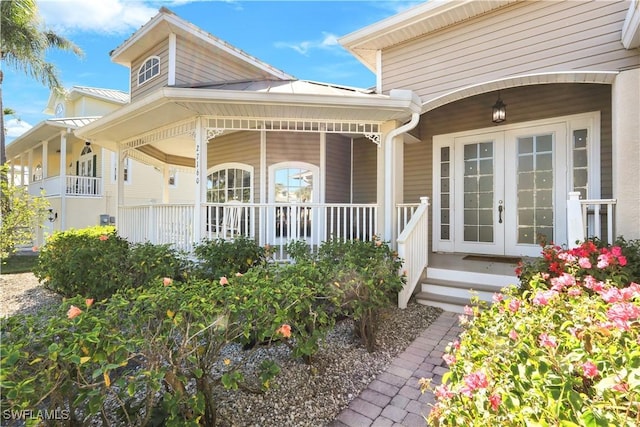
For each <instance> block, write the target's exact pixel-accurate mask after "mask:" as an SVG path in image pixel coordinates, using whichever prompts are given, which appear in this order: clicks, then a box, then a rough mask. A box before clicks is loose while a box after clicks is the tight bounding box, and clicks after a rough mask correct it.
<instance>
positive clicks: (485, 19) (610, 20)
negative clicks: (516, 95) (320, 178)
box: [382, 1, 640, 100]
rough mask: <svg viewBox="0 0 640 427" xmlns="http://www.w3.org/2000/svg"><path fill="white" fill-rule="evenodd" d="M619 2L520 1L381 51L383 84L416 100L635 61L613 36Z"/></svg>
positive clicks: (619, 21) (620, 13) (624, 6)
mask: <svg viewBox="0 0 640 427" xmlns="http://www.w3.org/2000/svg"><path fill="white" fill-rule="evenodd" d="M628 8H629V4H628V2H623V1H615V2H614V1H602V2H586V1H525V2H519V3H516V4H513V5H510V6H507V7H504V8H502V9H499V10H496V11H495V12H492V13H490V14H487V15H482V16H479V17H476V18H473V19H471V20H469V21H465V22H463V23H461V24H458V25H454V26H450V27H447V28H444V29H442V30H440V31H437V32H435V33H432V34H430V35H426V36H424V37H421V38H418V39H416V40H413V41H409V42H407V43H404V44H401V45H398V46H395V47H393V48H390V49H387V50H385V51H383V72H382V76H383V87H384V89H385V91H386V90H389V89H392V88H403V89H412V90H414V91H416V92H417V93H418V94H419V95H420V96H421V97H422V98H423V100H427V99H432V98H434V97H437V96H439V95H442V94H444V93H447V92H450V91H452V90H455V89H458V88H462V87H465V86H469V85H474V84H478V83H481V82H484V81H491V80H495V79H500V78H503V77H506V76H512V75H522V74H529V73H539V72H551V71H570V70H589V71H616V70H621V69H626V68H633V67H638V66H640V55H639V54H638V49H633V50H625V49H624V48H623V47H622V44H621V42H620V35H621V29H622V25H623V22H624V19H625V15H626V13H627V10H628Z"/></svg>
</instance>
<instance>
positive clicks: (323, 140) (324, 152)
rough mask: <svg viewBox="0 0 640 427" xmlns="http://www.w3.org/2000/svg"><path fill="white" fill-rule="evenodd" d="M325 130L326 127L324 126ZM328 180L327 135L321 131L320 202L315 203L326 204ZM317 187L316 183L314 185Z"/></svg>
mask: <svg viewBox="0 0 640 427" xmlns="http://www.w3.org/2000/svg"><path fill="white" fill-rule="evenodd" d="M322 127H323V128H324V125H322ZM326 180H327V133H326V132H324V131H320V188H319V189H318V190H320V191H319V193H320V200H318V201H314V203H324V202H325V194H326ZM314 185H315V183H314Z"/></svg>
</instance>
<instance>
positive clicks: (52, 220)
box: [47, 208, 58, 222]
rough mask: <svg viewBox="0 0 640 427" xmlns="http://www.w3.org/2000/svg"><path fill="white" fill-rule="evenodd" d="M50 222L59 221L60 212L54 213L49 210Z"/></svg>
mask: <svg viewBox="0 0 640 427" xmlns="http://www.w3.org/2000/svg"><path fill="white" fill-rule="evenodd" d="M47 219H48V220H49V222H54V221H55V220H57V219H58V212H54V211H53V209H51V208H49V218H47Z"/></svg>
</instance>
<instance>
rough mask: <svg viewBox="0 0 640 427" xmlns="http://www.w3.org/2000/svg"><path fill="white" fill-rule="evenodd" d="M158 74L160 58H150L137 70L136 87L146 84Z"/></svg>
mask: <svg viewBox="0 0 640 427" xmlns="http://www.w3.org/2000/svg"><path fill="white" fill-rule="evenodd" d="M158 74H160V58H159V57H157V56H152V57H150V58H149V59H147V60H146V61H144V64H142V65H141V66H140V69H139V70H138V86H140V85H141V84H143V83H146V82H147V81H149V80H151V79H152V78H153V77H155V76H157V75H158Z"/></svg>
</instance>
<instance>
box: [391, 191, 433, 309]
mask: <svg viewBox="0 0 640 427" xmlns="http://www.w3.org/2000/svg"><path fill="white" fill-rule="evenodd" d="M397 243H398V256H399V257H400V258H402V259H403V260H404V263H403V265H402V272H401V274H404V275H405V276H406V280H407V283H406V284H405V285H404V288H403V289H402V290H401V291H400V292H399V293H398V307H400V308H407V302H409V299H410V298H411V295H412V294H413V290H414V289H415V287H416V284H417V283H418V281H419V280H420V277H421V276H422V272H423V271H424V269H425V267H426V266H427V263H428V262H429V198H428V197H421V198H420V205H418V208H417V209H416V210H415V211H414V212H413V214H412V216H411V219H410V220H409V222H408V223H407V225H406V226H405V227H404V229H403V231H402V233H400V235H399V236H398V240H397Z"/></svg>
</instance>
